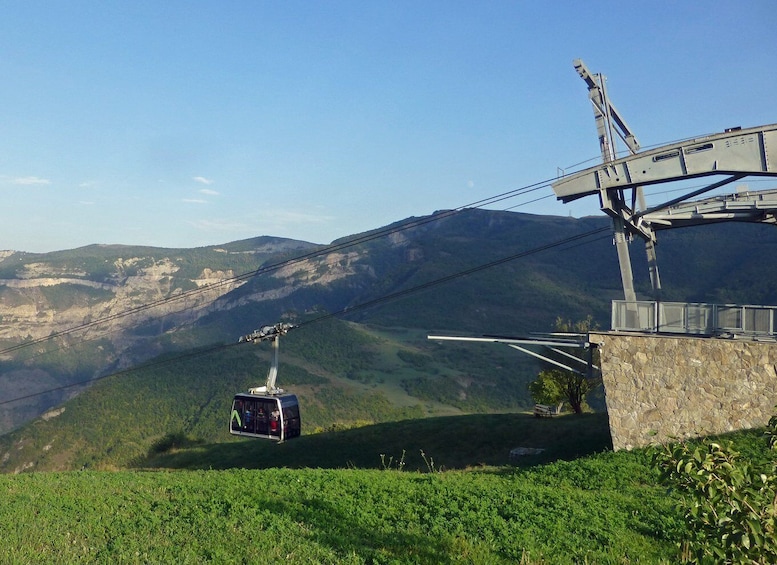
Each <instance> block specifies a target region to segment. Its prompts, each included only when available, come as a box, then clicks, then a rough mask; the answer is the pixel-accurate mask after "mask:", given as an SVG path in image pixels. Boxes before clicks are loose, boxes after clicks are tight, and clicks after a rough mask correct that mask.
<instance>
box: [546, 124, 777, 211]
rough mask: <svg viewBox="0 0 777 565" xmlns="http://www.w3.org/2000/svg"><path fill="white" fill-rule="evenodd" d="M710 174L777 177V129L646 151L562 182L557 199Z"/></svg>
mask: <svg viewBox="0 0 777 565" xmlns="http://www.w3.org/2000/svg"><path fill="white" fill-rule="evenodd" d="M710 175H730V176H733V177H737V178H741V177H743V176H768V177H777V124H771V125H766V126H758V127H753V128H748V129H739V128H736V129H731V130H726V131H725V132H723V133H718V134H714V135H708V136H705V137H700V138H696V139H691V140H688V141H682V142H679V143H672V144H669V145H664V146H662V147H658V148H656V149H651V150H648V151H642V152H640V153H637V154H635V155H629V156H628V157H623V158H621V159H616V160H614V161H611V162H609V163H603V164H602V165H598V166H596V167H590V168H588V169H585V170H583V171H580V172H577V173H573V174H570V175H567V176H564V177H561V178H560V179H558V180H557V181H556V182H555V183H553V184H552V186H553V192H555V194H556V198H558V199H559V200H561V201H562V202H565V203H566V202H571V201H573V200H577V199H578V198H582V197H584V196H590V195H594V194H596V195H599V194H601V193H602V191H612V190H624V189H629V188H636V187H639V186H646V185H652V184H659V183H665V182H673V181H680V180H686V179H692V178H697V177H704V176H710ZM607 198H609V197H607Z"/></svg>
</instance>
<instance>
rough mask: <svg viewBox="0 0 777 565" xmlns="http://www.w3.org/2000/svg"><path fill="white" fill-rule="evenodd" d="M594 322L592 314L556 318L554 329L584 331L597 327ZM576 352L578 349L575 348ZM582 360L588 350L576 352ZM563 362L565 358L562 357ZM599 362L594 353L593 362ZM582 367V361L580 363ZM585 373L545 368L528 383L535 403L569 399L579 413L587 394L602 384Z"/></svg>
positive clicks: (557, 330) (567, 400) (579, 332)
mask: <svg viewBox="0 0 777 565" xmlns="http://www.w3.org/2000/svg"><path fill="white" fill-rule="evenodd" d="M596 327H597V326H596V324H595V323H594V321H593V318H592V317H591V316H588V317H586V318H585V319H583V320H579V321H577V322H574V323H573V322H571V321H568V320H564V319H563V318H560V317H559V318H556V323H555V331H556V332H562V333H578V334H584V333H588V332H589V331H591V330H594V329H596ZM578 351H579V350H578ZM575 355H576V356H577V357H579V358H580V359H581V360H583V359H586V357H584V356H585V355H587V353H579V352H578V353H576V354H575ZM565 362H566V360H565ZM597 363H598V353H597V352H594V358H593V364H594V365H596V364H597ZM580 366H581V367H582V366H583V364H582V363H581V365H580ZM582 373H584V374H580V373H575V372H572V371H566V370H564V369H559V368H556V367H554V368H546V369H544V370H542V371H540V373H539V374H538V375H537V378H536V379H535V380H533V381H532V382H530V383H529V393H530V394H531V396H532V399H533V400H534V402H537V403H539V404H561V403H563V402H569V405H570V407H571V408H572V410H573V411H574V413H575V414H582V413H583V410H584V409H585V407H586V406H587V404H586V396H588V393H589V392H591V391H592V390H593V389H595V388H596V387H598V386H599V385H600V384H601V382H602V381H601V378H600V377H592V376H589V375H587V374H585V373H586V371H582Z"/></svg>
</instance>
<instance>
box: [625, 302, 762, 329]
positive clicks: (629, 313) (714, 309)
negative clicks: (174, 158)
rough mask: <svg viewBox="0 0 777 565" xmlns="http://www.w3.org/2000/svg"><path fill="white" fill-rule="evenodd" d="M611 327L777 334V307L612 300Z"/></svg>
mask: <svg viewBox="0 0 777 565" xmlns="http://www.w3.org/2000/svg"><path fill="white" fill-rule="evenodd" d="M612 329H613V330H615V331H640V332H651V333H673V334H689V335H707V336H714V335H726V336H732V337H733V336H738V335H741V336H751V337H775V336H777V306H752V305H744V306H742V305H736V304H705V303H700V302H650V301H637V302H626V301H625V300H613V302H612Z"/></svg>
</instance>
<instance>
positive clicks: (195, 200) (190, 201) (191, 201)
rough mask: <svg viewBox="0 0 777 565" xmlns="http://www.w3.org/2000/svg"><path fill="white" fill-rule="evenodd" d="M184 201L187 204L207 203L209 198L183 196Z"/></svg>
mask: <svg viewBox="0 0 777 565" xmlns="http://www.w3.org/2000/svg"><path fill="white" fill-rule="evenodd" d="M181 201H182V202H186V203H187V204H207V203H208V201H207V200H203V199H202V198H183V199H182V200H181Z"/></svg>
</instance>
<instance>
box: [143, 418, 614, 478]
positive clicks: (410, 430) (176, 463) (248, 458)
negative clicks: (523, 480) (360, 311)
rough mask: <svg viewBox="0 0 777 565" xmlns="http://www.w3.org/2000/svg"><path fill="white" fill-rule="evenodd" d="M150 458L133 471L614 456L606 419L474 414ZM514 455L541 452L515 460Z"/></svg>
mask: <svg viewBox="0 0 777 565" xmlns="http://www.w3.org/2000/svg"><path fill="white" fill-rule="evenodd" d="M231 439H232V438H231V436H230V437H226V438H225V442H224V443H217V444H205V445H196V446H191V447H184V448H179V449H173V450H171V451H169V452H165V453H159V452H154V451H152V452H150V453H149V454H148V456H147V457H145V458H141V459H139V460H137V461H135V462H134V463H133V465H132V466H133V467H136V468H168V469H234V468H244V469H266V468H272V467H286V468H330V469H341V468H359V469H376V468H377V469H381V468H394V469H398V468H400V467H401V468H403V469H404V470H407V471H421V472H429V471H440V470H454V469H467V468H472V467H480V466H508V465H509V466H515V467H530V466H534V465H538V464H543V463H548V462H551V461H557V460H572V459H577V458H579V457H583V456H586V455H591V454H593V453H598V452H602V451H606V450H610V449H612V442H611V439H610V431H609V426H608V421H607V415H606V414H604V413H601V414H583V415H579V416H575V415H569V416H561V417H558V418H547V419H538V418H534V417H532V416H531V415H528V414H474V415H466V416H446V417H437V418H426V419H420V420H404V421H400V422H391V423H384V424H376V425H372V426H365V427H361V428H354V429H349V430H342V431H334V432H324V433H319V434H312V435H303V436H302V437H300V438H298V439H294V440H291V441H289V442H286V443H283V444H276V443H274V442H269V441H266V440H261V439H247V440H244V439H241V440H238V441H231ZM517 447H523V448H532V449H536V450H542V451H539V452H538V453H536V454H532V455H523V456H520V457H515V458H511V457H510V452H511V451H512V450H513V449H514V448H517Z"/></svg>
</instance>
